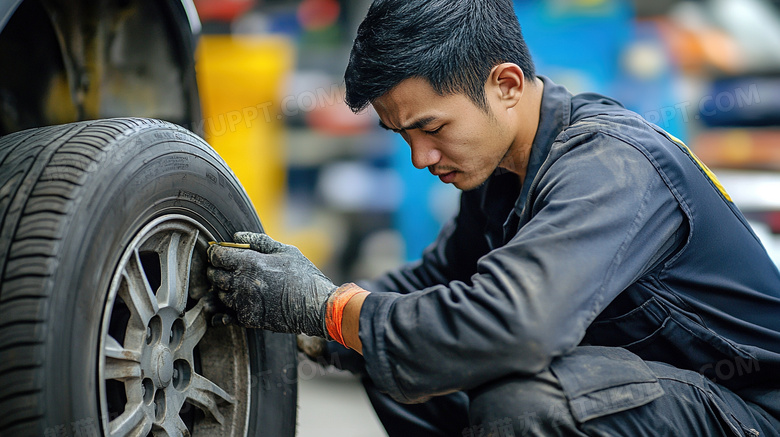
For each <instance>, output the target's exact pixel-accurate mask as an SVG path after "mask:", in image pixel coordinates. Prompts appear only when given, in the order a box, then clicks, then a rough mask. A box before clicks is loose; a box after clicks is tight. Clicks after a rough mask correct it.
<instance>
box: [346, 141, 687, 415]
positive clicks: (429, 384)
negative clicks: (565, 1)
mask: <svg viewBox="0 0 780 437" xmlns="http://www.w3.org/2000/svg"><path fill="white" fill-rule="evenodd" d="M574 141H581V144H576V147H575V146H572V145H567V144H557V145H556V147H557V146H560V147H568V148H570V149H571V150H569V151H568V152H567V153H565V154H563V156H562V157H560V158H559V159H558V160H557V161H556V162H555V163H554V164H553V165H552V166H551V167H549V169H547V170H546V171H545V172H544V175H543V176H542V177H541V179H540V180H539V183H538V186H537V187H536V188H532V193H533V194H532V195H533V196H534V198H533V201H532V204H531V207H532V208H533V216H532V217H533V218H532V219H531V220H530V221H528V222H527V223H526V224H525V225H524V226H522V227H521V228H520V230H519V232H518V233H517V234H516V235H515V236H514V237H513V238H512V240H511V241H510V242H509V243H508V244H506V245H505V246H503V247H501V248H498V249H495V250H493V251H491V252H489V253H488V254H486V255H485V256H483V257H482V258H480V259H479V261H478V263H477V266H478V267H477V272H476V274H475V275H473V276H472V277H471V280H470V281H468V282H464V281H452V282H449V283H448V284H445V285H437V286H432V287H429V288H426V289H424V290H421V291H417V292H413V293H409V294H406V295H398V294H384V293H374V294H371V295H369V297H368V298H367V299H366V301H365V302H364V304H363V308H362V311H361V316H360V339H361V341H362V342H363V354H364V356H365V359H366V364H367V371H368V373H369V375H370V376H371V378H372V379H373V381H374V382H375V383H376V384H377V386H378V387H379V388H380V389H382V390H384V391H386V392H387V393H388V394H390V396H392V397H393V398H394V399H396V400H398V401H400V402H419V401H423V400H425V399H427V398H428V397H430V396H434V395H440V394H445V393H449V392H453V391H458V390H467V389H470V388H473V387H477V386H479V385H482V384H484V383H486V382H488V381H491V380H495V379H497V378H500V377H502V376H505V375H508V374H512V373H514V374H535V373H537V372H539V371H541V370H543V369H544V368H546V367H547V366H548V365H549V363H550V362H551V360H552V359H553V358H554V357H556V356H560V355H563V354H565V353H566V352H567V351H570V350H571V349H572V348H574V347H575V346H576V345H577V344H578V343H579V342H580V340H581V339H582V337H583V336H584V333H585V330H586V328H587V326H588V325H589V324H590V323H591V322H592V321H593V319H594V318H595V317H596V316H597V315H598V314H599V313H600V312H601V311H602V310H603V309H604V307H605V306H606V305H607V304H608V303H609V302H610V301H611V300H612V299H614V298H615V297H616V296H617V295H618V294H619V293H620V292H621V291H622V290H624V289H625V288H626V287H627V286H628V285H630V284H631V283H633V282H634V281H636V280H637V279H638V278H639V277H640V276H641V275H642V274H643V273H645V272H646V271H647V270H648V269H649V268H650V267H651V266H652V265H653V264H654V263H655V262H656V261H657V260H658V259H659V254H660V253H661V252H663V251H665V250H667V249H668V246H669V241H670V240H671V239H674V238H676V235H677V230H678V228H680V226H681V223H682V221H683V215H682V212H681V210H680V209H679V206H678V204H677V202H676V200H675V199H674V197H673V196H672V194H671V192H670V191H669V189H668V188H667V186H666V185H665V184H664V182H663V180H662V179H661V177H660V176H659V174H658V173H657V171H656V169H655V167H654V166H653V165H652V164H651V163H650V162H649V161H648V160H647V159H646V158H645V156H644V155H643V154H642V153H641V152H639V151H638V150H636V149H634V148H633V147H631V146H629V145H627V144H625V143H623V142H621V141H619V140H616V139H614V138H612V137H609V136H607V135H602V134H594V135H592V136H590V137H589V138H588V139H587V140H584V141H583V140H577V139H574V140H571V142H574Z"/></svg>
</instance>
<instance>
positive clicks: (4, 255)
mask: <svg viewBox="0 0 780 437" xmlns="http://www.w3.org/2000/svg"><path fill="white" fill-rule="evenodd" d="M156 123H159V124H163V122H147V121H143V120H136V119H112V120H97V121H88V122H80V123H73V124H68V125H62V126H49V127H44V128H38V129H30V130H27V131H22V132H17V133H14V134H10V135H7V136H5V137H3V138H1V139H0V243H1V244H0V281H2V282H0V284H2V287H1V288H0V376H2V379H0V411H3V414H2V415H0V435H18V434H16V432H17V431H18V432H20V433H21V434H24V435H27V434H30V433H31V432H38V433H40V432H41V431H42V430H41V426H42V424H41V423H40V418H41V417H44V416H45V414H46V412H45V411H44V410H43V407H42V405H43V403H42V399H43V398H42V396H43V391H44V388H45V383H46V382H45V372H42V371H41V367H42V366H43V364H44V356H45V349H44V346H45V343H46V335H47V334H46V333H47V322H48V320H47V314H48V311H49V305H50V302H51V298H52V297H53V296H52V295H51V284H50V282H51V281H50V278H51V276H52V275H53V274H54V272H55V271H56V267H57V264H58V259H57V253H58V249H59V243H60V241H61V240H62V238H63V236H64V232H65V229H66V225H67V223H68V220H69V217H70V216H72V214H73V212H74V211H72V209H73V204H74V203H75V202H73V200H74V199H78V197H79V193H80V191H81V189H82V186H83V185H84V184H85V183H86V182H87V180H88V178H89V173H90V172H91V171H92V169H94V166H96V165H97V164H98V163H99V162H101V160H103V159H104V158H105V150H106V148H108V147H110V146H111V145H113V144H115V143H116V142H117V141H119V140H121V138H122V137H123V136H124V135H126V134H127V133H129V132H130V131H132V130H135V129H137V128H139V127H141V126H144V125H149V124H156ZM35 430H37V431H35Z"/></svg>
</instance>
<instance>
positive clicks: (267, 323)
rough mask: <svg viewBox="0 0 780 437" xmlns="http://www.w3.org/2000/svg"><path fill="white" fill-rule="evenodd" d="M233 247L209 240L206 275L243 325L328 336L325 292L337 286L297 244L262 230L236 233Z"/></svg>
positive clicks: (328, 294)
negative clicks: (283, 241)
mask: <svg viewBox="0 0 780 437" xmlns="http://www.w3.org/2000/svg"><path fill="white" fill-rule="evenodd" d="M233 239H234V241H235V242H236V243H245V244H249V245H250V249H238V248H232V247H222V246H219V245H216V244H215V245H213V246H211V247H209V249H208V257H209V261H210V262H211V264H212V266H213V267H209V268H208V270H207V275H208V278H209V280H210V281H211V282H212V284H213V285H214V288H215V289H216V291H217V293H218V295H219V298H220V299H221V300H222V301H223V302H224V303H225V304H226V305H227V306H228V307H230V308H232V309H233V310H235V311H236V315H237V317H238V321H239V323H241V324H242V325H244V326H246V327H251V328H262V329H267V330H269V331H275V332H286V333H296V334H299V333H303V334H306V335H310V336H316V337H324V338H328V339H329V337H328V335H327V332H328V330H327V328H326V326H325V316H326V310H327V308H326V307H327V301H328V297H330V295H331V294H332V293H333V292H334V291H335V290H336V289H337V288H338V287H337V286H336V285H335V284H333V282H331V281H330V279H328V278H327V277H325V275H323V274H322V272H320V270H319V269H317V267H315V266H314V264H312V263H311V261H309V260H308V259H307V258H306V257H305V256H303V254H302V253H301V251H300V250H298V248H296V247H294V246H289V245H287V244H282V243H279V242H277V241H274V240H273V239H271V237H269V236H268V235H265V234H256V233H251V232H238V233H236V234H235V235H234V236H233Z"/></svg>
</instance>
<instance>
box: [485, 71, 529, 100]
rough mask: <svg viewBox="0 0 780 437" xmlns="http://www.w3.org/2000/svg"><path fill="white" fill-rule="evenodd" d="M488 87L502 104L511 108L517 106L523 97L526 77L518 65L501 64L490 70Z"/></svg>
mask: <svg viewBox="0 0 780 437" xmlns="http://www.w3.org/2000/svg"><path fill="white" fill-rule="evenodd" d="M487 85H488V88H489V89H491V90H492V92H494V93H496V94H497V96H498V98H499V99H500V101H501V103H502V104H504V105H505V106H506V107H507V108H511V107H514V106H515V105H517V103H518V102H519V101H520V98H521V97H522V96H523V91H524V90H525V76H523V70H522V69H521V68H520V67H519V66H518V65H517V64H512V63H504V64H499V65H496V66H495V67H493V69H492V70H490V76H489V77H488V83H487Z"/></svg>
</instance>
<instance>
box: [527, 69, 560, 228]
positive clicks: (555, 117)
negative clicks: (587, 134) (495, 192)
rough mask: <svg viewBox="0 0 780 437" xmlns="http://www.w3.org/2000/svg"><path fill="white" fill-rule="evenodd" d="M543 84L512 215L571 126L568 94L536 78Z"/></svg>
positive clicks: (558, 86)
mask: <svg viewBox="0 0 780 437" xmlns="http://www.w3.org/2000/svg"><path fill="white" fill-rule="evenodd" d="M538 77H539V79H540V80H541V81H542V83H544V90H543V91H542V105H541V109H540V114H539V126H538V128H537V129H536V136H535V137H534V142H533V143H532V145H531V154H530V156H529V157H528V168H527V170H526V173H525V178H524V179H523V185H522V190H521V191H520V196H519V197H518V198H517V201H516V202H515V212H516V213H517V214H520V212H521V211H522V210H523V207H524V206H525V201H526V199H527V197H528V191H529V190H530V188H531V185H532V183H533V181H534V179H536V175H537V174H538V173H539V169H540V168H541V167H542V164H543V163H544V161H545V160H546V159H547V156H548V155H549V154H550V149H551V148H552V144H553V143H554V142H555V138H557V137H558V135H559V134H560V133H561V132H562V131H563V129H565V128H566V127H568V126H569V124H570V123H571V97H572V95H571V93H570V92H569V90H567V89H566V87H564V86H562V85H558V84H556V83H555V82H553V81H551V80H550V79H548V78H547V77H545V76H538Z"/></svg>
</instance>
